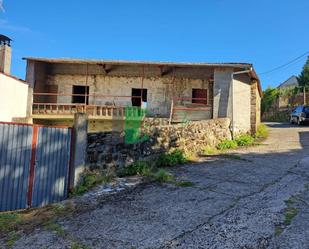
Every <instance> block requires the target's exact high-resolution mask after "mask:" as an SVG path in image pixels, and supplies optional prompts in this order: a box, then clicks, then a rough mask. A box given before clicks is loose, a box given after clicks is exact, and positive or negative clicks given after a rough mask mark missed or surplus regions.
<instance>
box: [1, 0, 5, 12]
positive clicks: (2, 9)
mask: <svg viewBox="0 0 309 249" xmlns="http://www.w3.org/2000/svg"><path fill="white" fill-rule="evenodd" d="M0 11H3V12H5V10H4V8H3V0H0Z"/></svg>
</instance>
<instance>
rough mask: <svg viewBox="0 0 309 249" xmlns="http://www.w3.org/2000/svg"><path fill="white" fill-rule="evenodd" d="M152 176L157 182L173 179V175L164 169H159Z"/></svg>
mask: <svg viewBox="0 0 309 249" xmlns="http://www.w3.org/2000/svg"><path fill="white" fill-rule="evenodd" d="M153 178H154V179H155V180H156V181H158V182H161V183H163V182H171V181H173V176H172V175H171V174H170V173H169V172H167V171H166V170H165V169H159V170H158V171H157V172H156V173H155V174H154V175H153Z"/></svg>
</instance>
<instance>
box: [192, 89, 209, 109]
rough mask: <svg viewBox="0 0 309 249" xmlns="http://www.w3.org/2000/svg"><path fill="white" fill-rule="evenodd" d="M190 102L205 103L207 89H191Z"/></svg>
mask: <svg viewBox="0 0 309 249" xmlns="http://www.w3.org/2000/svg"><path fill="white" fill-rule="evenodd" d="M192 103H196V104H203V105H207V89H192Z"/></svg>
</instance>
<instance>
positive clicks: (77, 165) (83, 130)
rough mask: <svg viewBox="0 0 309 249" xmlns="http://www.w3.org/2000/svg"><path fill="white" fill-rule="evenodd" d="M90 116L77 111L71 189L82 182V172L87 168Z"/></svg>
mask: <svg viewBox="0 0 309 249" xmlns="http://www.w3.org/2000/svg"><path fill="white" fill-rule="evenodd" d="M87 132H88V118H87V114H85V113H75V115H74V127H73V144H72V150H73V155H72V159H73V160H72V164H71V169H70V189H72V188H73V187H75V186H76V185H77V184H78V183H79V182H80V177H81V174H82V173H83V172H84V170H85V169H86V152H87V143H88V140H87Z"/></svg>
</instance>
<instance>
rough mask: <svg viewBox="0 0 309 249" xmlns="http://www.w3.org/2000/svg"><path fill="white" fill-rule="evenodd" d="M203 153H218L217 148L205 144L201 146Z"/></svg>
mask: <svg viewBox="0 0 309 249" xmlns="http://www.w3.org/2000/svg"><path fill="white" fill-rule="evenodd" d="M202 151H203V155H215V154H218V149H217V148H215V147H210V146H205V147H204V148H203V150H202Z"/></svg>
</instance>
